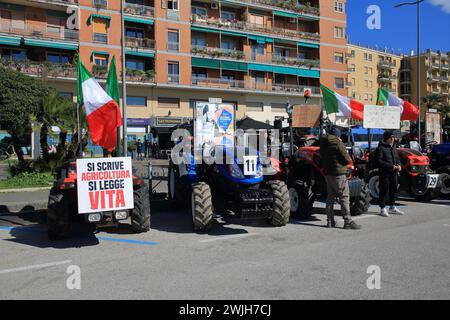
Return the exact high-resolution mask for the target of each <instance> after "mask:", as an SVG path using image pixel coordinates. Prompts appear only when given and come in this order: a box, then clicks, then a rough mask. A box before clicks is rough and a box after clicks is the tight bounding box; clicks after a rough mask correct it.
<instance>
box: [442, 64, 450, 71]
mask: <svg viewBox="0 0 450 320" xmlns="http://www.w3.org/2000/svg"><path fill="white" fill-rule="evenodd" d="M441 69H444V70H449V69H450V65H448V64H441Z"/></svg>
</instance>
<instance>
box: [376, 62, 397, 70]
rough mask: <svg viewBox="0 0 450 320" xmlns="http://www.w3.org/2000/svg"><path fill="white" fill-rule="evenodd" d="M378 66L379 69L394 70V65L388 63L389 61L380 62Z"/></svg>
mask: <svg viewBox="0 0 450 320" xmlns="http://www.w3.org/2000/svg"><path fill="white" fill-rule="evenodd" d="M378 66H379V67H380V68H388V69H394V68H395V67H396V66H395V64H393V63H392V62H389V61H380V62H379V63H378Z"/></svg>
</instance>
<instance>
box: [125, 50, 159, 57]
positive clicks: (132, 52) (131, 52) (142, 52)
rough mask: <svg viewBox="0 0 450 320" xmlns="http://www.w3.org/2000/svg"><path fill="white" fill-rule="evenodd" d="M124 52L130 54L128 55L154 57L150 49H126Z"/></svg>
mask: <svg viewBox="0 0 450 320" xmlns="http://www.w3.org/2000/svg"><path fill="white" fill-rule="evenodd" d="M125 54H126V55H130V56H137V57H145V58H154V57H155V52H152V51H133V50H126V51H125Z"/></svg>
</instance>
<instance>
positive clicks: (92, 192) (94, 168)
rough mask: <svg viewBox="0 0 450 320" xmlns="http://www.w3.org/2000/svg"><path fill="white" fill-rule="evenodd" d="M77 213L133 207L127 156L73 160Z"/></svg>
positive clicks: (129, 163) (130, 174)
mask: <svg viewBox="0 0 450 320" xmlns="http://www.w3.org/2000/svg"><path fill="white" fill-rule="evenodd" d="M77 194H78V213H80V214H83V213H94V212H102V211H116V210H126V209H133V208H134V200H133V173H132V169H131V158H129V157H123V158H97V159H78V160H77Z"/></svg>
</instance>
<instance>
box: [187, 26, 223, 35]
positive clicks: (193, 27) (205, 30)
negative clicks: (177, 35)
mask: <svg viewBox="0 0 450 320" xmlns="http://www.w3.org/2000/svg"><path fill="white" fill-rule="evenodd" d="M191 30H192V31H199V32H208V33H217V34H219V33H220V30H216V29H210V28H203V27H197V26H192V27H191Z"/></svg>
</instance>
